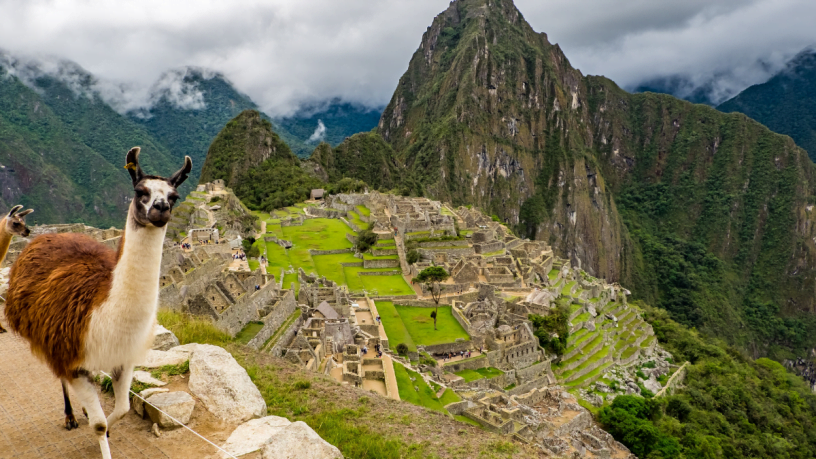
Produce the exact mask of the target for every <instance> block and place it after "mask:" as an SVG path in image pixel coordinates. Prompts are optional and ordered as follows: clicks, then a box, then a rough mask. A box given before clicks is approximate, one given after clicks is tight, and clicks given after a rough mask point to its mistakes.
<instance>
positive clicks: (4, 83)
mask: <svg viewBox="0 0 816 459" xmlns="http://www.w3.org/2000/svg"><path fill="white" fill-rule="evenodd" d="M179 88H180V89H179ZM106 89H109V88H105V87H102V85H100V82H99V81H98V80H97V79H96V78H95V77H94V76H93V75H92V74H91V73H90V72H87V71H86V70H84V69H82V68H81V67H80V66H79V65H77V64H75V63H73V62H70V61H58V62H40V61H36V60H23V59H18V58H15V57H14V56H12V55H10V54H8V53H4V52H0V99H1V100H3V101H4V104H3V105H0V108H3V113H2V114H0V127H3V132H2V133H0V166H6V167H0V185H3V187H2V188H3V190H2V191H0V206H2V208H8V207H10V206H11V205H14V204H16V203H18V201H19V202H22V203H23V204H26V205H29V206H31V207H33V208H36V209H37V212H36V215H32V217H31V218H30V220H31V221H32V222H43V223H64V222H84V223H87V224H90V225H95V226H111V225H113V226H119V227H121V226H122V225H123V224H124V217H125V214H126V212H127V201H128V200H129V199H130V196H131V194H132V192H131V190H130V185H129V179H128V175H127V173H126V172H125V171H124V170H123V169H122V164H119V163H120V162H121V161H123V159H122V158H120V156H121V157H123V156H124V154H125V152H126V151H127V150H128V149H129V148H130V147H132V146H134V145H139V146H141V147H142V151H143V153H144V154H143V160H144V163H145V167H146V169H147V170H148V171H151V172H156V173H168V172H167V171H170V170H175V169H177V168H178V163H179V161H181V160H182V159H183V157H184V156H185V155H189V156H190V157H191V158H192V159H193V164H194V168H193V173H192V174H191V180H189V181H188V183H187V184H185V185H184V187H183V189H182V190H181V191H182V192H183V193H186V192H187V191H189V190H191V189H192V186H193V185H192V184H194V183H196V182H197V181H198V177H199V173H200V171H201V166H202V165H203V163H204V160H205V158H206V156H207V150H208V148H209V147H210V144H211V143H212V141H213V140H214V139H215V137H216V135H217V134H218V133H219V132H220V131H221V129H222V128H223V127H224V125H225V124H227V122H229V121H230V120H231V119H233V118H234V117H236V116H237V115H238V114H240V113H241V112H243V111H245V110H258V106H257V104H255V102H253V101H252V100H251V99H250V98H249V97H248V96H247V95H245V94H243V93H241V92H240V91H238V90H237V89H236V88H235V87H234V86H233V84H232V83H231V82H229V81H228V80H227V79H226V78H224V77H223V76H222V75H220V74H218V73H217V72H212V71H208V70H206V69H199V68H183V69H177V70H172V71H169V72H167V73H166V74H164V75H163V76H162V77H161V78H160V79H159V81H158V82H157V83H156V85H154V88H152V92H151V94H150V104H149V106H147V107H140V108H135V109H134V108H130V109H128V108H125V109H123V108H122V107H121V106H120V104H118V103H117V102H118V100H116V99H115V98H114V99H103V97H102V92H103V91H105V90H106ZM173 91H176V92H173ZM105 95H106V96H110V94H107V93H106V94H105ZM114 106H116V107H117V108H118V109H119V111H117V110H116V109H114ZM125 107H127V104H125ZM120 112H121V113H120ZM262 116H263V117H264V118H266V119H267V120H269V121H271V122H272V123H273V125H274V127H275V131H276V132H277V133H278V134H279V135H280V137H281V139H283V141H285V142H286V143H287V144H289V145H291V146H292V148H293V149H294V150H295V151H296V152H298V154H300V155H301V156H304V157H305V156H308V154H309V153H311V151H312V150H313V149H314V148H315V147H316V146H317V145H318V144H319V143H320V141H321V140H326V141H329V142H332V143H333V144H337V143H339V142H341V141H342V140H343V139H344V138H345V137H347V136H350V135H352V134H354V133H356V132H358V131H356V129H361V130H364V131H369V130H371V129H372V128H373V127H375V126H376V123H377V121H378V120H379V111H377V110H374V109H366V108H365V107H361V106H357V105H352V104H347V103H343V102H342V101H339V100H332V101H329V102H327V103H326V104H322V105H319V106H310V107H308V108H307V109H306V111H305V112H303V115H302V116H301V115H295V116H293V117H289V118H283V119H281V120H279V121H274V120H271V119H270V118H269V117H268V116H266V115H262ZM357 118H359V120H358V119H357ZM318 119H320V120H321V121H322V122H323V124H324V126H325V127H326V132H325V136H323V137H322V138H320V139H315V140H314V141H311V142H309V138H310V137H311V136H312V134H314V131H315V128H316V127H317V120H318ZM281 125H285V126H288V127H289V128H290V129H292V130H293V131H294V132H296V133H297V134H292V133H290V132H289V131H288V130H287V129H286V128H284V127H282V126H281ZM352 131H353V132H352ZM71 164H75V165H77V166H76V167H72V166H70V165H71ZM83 164H84V166H83ZM12 171H13V172H12ZM34 177H40V179H39V180H35V179H34ZM0 210H2V209H0Z"/></svg>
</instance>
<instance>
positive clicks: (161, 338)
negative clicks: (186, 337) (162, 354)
mask: <svg viewBox="0 0 816 459" xmlns="http://www.w3.org/2000/svg"><path fill="white" fill-rule="evenodd" d="M178 345H179V340H178V338H176V335H174V334H173V332H171V331H170V330H168V329H166V328H164V327H162V326H161V325H156V327H155V328H154V329H153V349H155V350H157V351H166V350H168V349H170V348H173V347H176V346H178Z"/></svg>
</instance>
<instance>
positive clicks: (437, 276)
mask: <svg viewBox="0 0 816 459" xmlns="http://www.w3.org/2000/svg"><path fill="white" fill-rule="evenodd" d="M448 277H450V275H449V274H448V272H447V271H445V268H443V267H441V266H429V267H427V268H425V269H423V270H422V271H421V272H420V273H419V275H418V276H417V277H415V278H413V279H412V280H411V281H412V282H419V283H420V284H424V285H425V288H427V289H428V290H430V291H431V298H433V300H434V303H436V308H435V309H434V312H433V313H432V314H431V317H433V320H434V330H436V329H437V328H436V316H437V315H438V312H439V300H440V299H441V298H442V290H443V289H444V287H442V285H440V284H441V283H442V282H445V280H447V278H448Z"/></svg>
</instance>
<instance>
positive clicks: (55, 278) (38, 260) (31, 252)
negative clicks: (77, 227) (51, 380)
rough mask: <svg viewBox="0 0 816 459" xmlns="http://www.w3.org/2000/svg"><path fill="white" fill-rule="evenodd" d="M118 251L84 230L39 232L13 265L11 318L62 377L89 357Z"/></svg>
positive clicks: (12, 324) (14, 327) (11, 323)
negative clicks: (96, 314)
mask: <svg viewBox="0 0 816 459" xmlns="http://www.w3.org/2000/svg"><path fill="white" fill-rule="evenodd" d="M117 255H118V254H117V252H116V251H114V250H111V249H109V248H107V247H105V246H104V245H102V244H100V243H98V242H96V241H94V240H93V239H91V238H90V237H88V236H85V235H81V234H72V233H64V234H45V235H42V236H39V237H37V238H35V239H34V240H33V241H32V242H31V243H30V244H28V246H26V248H25V249H24V250H23V252H22V253H21V254H20V257H19V258H18V259H17V261H16V262H15V263H14V265H13V266H12V267H11V274H10V279H9V289H8V298H7V299H6V318H7V320H8V323H9V327H10V328H11V329H12V330H14V331H15V332H17V333H18V334H20V335H21V336H23V337H24V338H25V339H26V340H28V342H29V343H30V344H31V350H32V352H33V353H34V354H35V355H37V356H39V357H41V358H42V359H43V360H44V361H45V362H46V363H47V364H48V366H49V367H50V368H51V370H52V371H53V372H54V374H55V375H56V376H57V377H60V378H66V379H69V380H70V379H72V378H73V375H74V374H75V372H76V371H77V370H78V366H79V364H80V362H82V360H83V357H84V355H83V354H84V343H85V335H86V334H87V331H88V326H89V324H90V319H91V313H92V312H93V310H94V309H96V308H97V307H99V305H100V304H102V303H103V302H104V301H105V299H106V298H107V296H108V292H109V291H110V288H111V281H112V278H113V269H114V268H115V267H116V262H117V258H118V257H117Z"/></svg>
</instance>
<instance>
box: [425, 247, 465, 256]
mask: <svg viewBox="0 0 816 459" xmlns="http://www.w3.org/2000/svg"><path fill="white" fill-rule="evenodd" d="M417 252H419V254H420V255H421V256H422V257H423V258H433V254H434V253H436V252H443V253H446V254H448V256H460V257H464V256H468V255H475V254H476V251H475V250H473V247H461V248H456V249H440V248H423V247H420V248H418V249H417Z"/></svg>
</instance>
